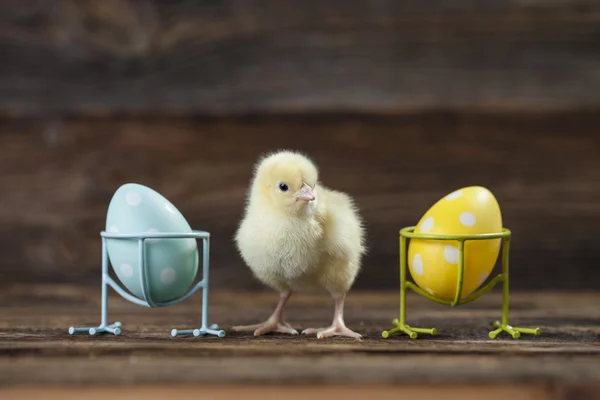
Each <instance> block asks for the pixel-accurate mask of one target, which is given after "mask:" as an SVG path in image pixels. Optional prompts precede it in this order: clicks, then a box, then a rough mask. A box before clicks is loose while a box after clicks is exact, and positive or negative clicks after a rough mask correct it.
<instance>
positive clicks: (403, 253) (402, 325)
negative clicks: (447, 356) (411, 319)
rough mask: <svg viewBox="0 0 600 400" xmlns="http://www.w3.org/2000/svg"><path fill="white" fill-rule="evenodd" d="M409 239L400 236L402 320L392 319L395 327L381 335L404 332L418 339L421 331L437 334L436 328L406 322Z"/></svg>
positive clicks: (432, 334)
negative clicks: (417, 326)
mask: <svg viewBox="0 0 600 400" xmlns="http://www.w3.org/2000/svg"><path fill="white" fill-rule="evenodd" d="M406 242H407V240H406V237H404V236H402V235H401V236H400V320H399V321H398V320H397V319H395V320H393V321H392V324H394V325H396V327H395V328H392V329H390V330H389V331H383V332H381V337H382V338H384V339H387V338H388V337H390V335H392V334H394V333H397V332H402V333H405V334H407V335H408V337H409V338H411V339H416V338H417V337H418V336H419V333H424V334H429V335H431V336H435V335H437V330H436V329H435V328H413V327H410V326H408V325H407V324H406V288H407V285H406V260H407V257H408V252H407V245H406V244H407V243H406Z"/></svg>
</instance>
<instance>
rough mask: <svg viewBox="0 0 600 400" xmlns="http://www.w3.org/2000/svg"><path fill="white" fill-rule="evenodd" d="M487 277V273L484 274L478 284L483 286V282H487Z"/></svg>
mask: <svg viewBox="0 0 600 400" xmlns="http://www.w3.org/2000/svg"><path fill="white" fill-rule="evenodd" d="M487 277H488V274H487V273H485V272H484V273H483V274H481V276H480V277H479V280H478V281H477V284H478V285H481V284H482V283H483V282H485V280H486V279H487Z"/></svg>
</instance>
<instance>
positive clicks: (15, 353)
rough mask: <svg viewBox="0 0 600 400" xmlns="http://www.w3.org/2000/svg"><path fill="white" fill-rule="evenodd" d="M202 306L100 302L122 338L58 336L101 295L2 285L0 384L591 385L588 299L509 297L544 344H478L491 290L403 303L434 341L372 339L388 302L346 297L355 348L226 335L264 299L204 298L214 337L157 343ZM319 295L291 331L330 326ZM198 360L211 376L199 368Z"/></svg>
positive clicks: (492, 311) (493, 315)
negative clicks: (443, 301)
mask: <svg viewBox="0 0 600 400" xmlns="http://www.w3.org/2000/svg"><path fill="white" fill-rule="evenodd" d="M200 300H201V299H200V296H195V297H192V298H191V299H189V301H186V302H185V303H183V304H180V305H178V306H174V307H171V308H167V309H146V308H141V307H137V306H134V305H132V304H130V303H127V302H125V301H124V300H122V299H121V298H118V297H117V296H116V295H115V294H114V293H113V292H111V294H110V305H109V306H110V307H109V316H110V320H111V321H115V320H119V321H122V322H123V334H122V336H119V337H115V336H98V337H90V336H87V335H79V336H69V335H68V334H67V329H68V327H69V326H71V325H76V326H82V325H91V326H94V325H95V324H97V322H98V318H99V315H98V313H99V304H98V301H99V290H98V291H97V292H96V291H93V290H89V289H86V288H80V287H74V286H72V285H35V286H32V285H22V286H16V285H15V286H13V287H12V288H10V289H7V290H5V291H3V292H2V293H0V305H1V306H0V339H1V340H0V385H1V386H4V387H6V386H14V387H24V386H61V385H62V386H88V385H91V386H116V385H119V386H121V385H123V386H131V385H136V386H137V385H140V386H144V385H169V386H173V385H177V386H182V385H183V386H185V385H199V384H202V385H222V384H223V385H224V384H230V385H231V384H234V385H249V384H252V385H263V384H281V385H322V384H327V385H350V384H353V385H358V386H361V385H422V384H439V385H467V386H471V387H473V386H475V387H476V386H485V385H496V386H499V385H505V386H509V387H510V386H512V385H520V384H523V385H528V386H531V385H533V386H536V385H537V386H538V387H539V386H540V385H541V386H544V385H548V384H551V386H550V387H549V388H553V389H557V388H561V387H563V386H565V387H569V385H576V387H579V388H580V389H579V390H584V389H585V386H582V385H586V384H592V383H595V382H599V381H600V364H598V356H599V355H600V345H599V341H598V337H599V334H600V307H599V304H600V301H599V300H600V295H599V294H598V293H579V294H569V295H564V294H562V295H561V294H557V293H552V292H548V293H536V294H531V295H515V296H513V298H512V303H511V315H510V323H511V324H513V325H514V326H530V327H531V326H538V327H540V328H541V329H542V336H540V337H531V336H523V337H522V338H521V339H519V340H514V339H511V338H509V337H508V336H500V337H499V338H497V339H496V340H489V339H488V337H487V332H488V331H489V330H490V323H491V322H492V321H493V320H495V319H497V318H498V317H499V315H500V307H499V306H500V301H499V300H500V299H499V296H498V295H497V294H493V295H489V296H484V297H482V298H481V299H479V301H477V302H476V303H472V304H470V305H468V306H464V307H460V308H455V309H453V308H449V307H442V306H439V305H437V304H435V303H432V302H430V301H428V300H426V299H424V298H422V297H417V296H416V295H414V294H410V295H409V296H408V302H409V308H408V310H409V315H408V321H409V323H411V324H412V325H413V326H436V327H437V329H438V331H439V335H438V336H436V337H433V338H431V337H425V336H424V337H422V338H419V339H417V340H410V339H408V338H407V337H406V336H400V335H398V336H392V337H391V338H389V339H386V340H384V339H381V336H380V335H381V331H382V330H383V329H386V328H388V327H389V326H390V321H391V319H393V318H394V317H396V316H397V313H398V309H397V293H390V292H381V291H380V292H377V293H375V292H355V293H353V294H352V295H351V296H350V297H349V298H348V304H347V307H346V316H347V318H346V319H347V323H348V326H350V327H351V328H353V329H356V330H357V331H359V332H360V333H361V334H362V335H363V340H361V341H356V340H353V339H347V338H332V339H328V340H320V339H316V338H315V337H314V336H290V335H267V336H264V337H258V338H255V337H253V336H252V335H251V334H239V333H235V332H233V331H231V329H230V327H231V326H232V325H235V324H240V323H242V324H244V323H253V322H257V321H260V320H261V319H264V318H266V317H267V316H268V315H269V314H270V312H271V311H272V308H273V307H274V305H275V302H276V295H274V294H272V293H266V292H265V293H262V292H261V293H252V294H251V293H248V292H215V291H213V293H212V294H211V296H210V308H209V313H210V314H209V321H210V323H219V324H220V327H221V328H223V329H225V330H226V331H227V336H226V337H225V338H222V339H219V338H215V337H204V338H194V337H180V338H176V339H173V338H171V337H170V336H169V332H170V329H171V328H173V327H177V328H184V327H193V326H195V324H197V323H198V321H199V315H198V312H199V310H200ZM332 312H333V310H332V304H331V301H330V299H329V298H328V297H327V296H325V295H297V296H294V297H292V299H291V301H290V304H289V308H288V309H287V311H286V319H287V320H288V321H289V322H290V323H291V324H292V325H293V326H294V327H295V328H298V329H303V328H306V327H309V326H321V325H325V324H327V323H329V322H330V320H331V317H332ZM209 363H210V368H208V367H207V365H208V364H209Z"/></svg>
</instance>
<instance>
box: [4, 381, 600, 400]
mask: <svg viewBox="0 0 600 400" xmlns="http://www.w3.org/2000/svg"><path fill="white" fill-rule="evenodd" d="M599 393H600V392H599V391H598V386H589V385H583V386H580V385H561V386H559V387H554V386H552V385H523V384H516V385H510V386H501V385H473V386H464V385H402V386H370V385H369V386H357V385H353V386H343V385H338V386H312V387H307V386H290V385H285V386H279V385H264V386H258V385H250V386H242V387H240V386H212V385H202V386H189V385H184V386H179V385H178V386H167V387H164V386H155V385H152V386H148V387H146V386H144V387H138V386H134V387H128V386H125V387H123V386H119V387H110V388H105V387H91V388H90V387H85V388H84V387H78V388H72V387H68V388H63V387H60V388H57V387H51V388H46V387H44V388H40V389H31V388H8V389H3V388H0V395H2V396H5V398H7V399H11V400H21V399H23V400H29V399H36V398H43V399H45V400H54V399H57V400H72V399H73V400H75V399H78V400H79V399H81V398H82V397H84V398H85V399H87V400H105V399H133V398H143V399H148V400H154V399H157V400H159V399H165V398H169V397H171V398H172V397H173V396H176V397H175V398H177V399H181V400H187V399H190V400H192V399H193V400H205V399H206V400H224V399H227V400H229V399H239V398H244V399H248V400H255V399H256V400H275V399H277V400H280V399H289V400H295V399H297V400H305V399H311V400H312V399H314V400H332V399H345V400H353V399H357V400H358V399H365V398H370V399H387V398H392V399H395V398H401V399H403V400H424V399H439V398H443V399H445V400H481V399H482V398H485V399H486V400H506V399H511V400H588V399H595V398H596V396H597V395H598V394H599Z"/></svg>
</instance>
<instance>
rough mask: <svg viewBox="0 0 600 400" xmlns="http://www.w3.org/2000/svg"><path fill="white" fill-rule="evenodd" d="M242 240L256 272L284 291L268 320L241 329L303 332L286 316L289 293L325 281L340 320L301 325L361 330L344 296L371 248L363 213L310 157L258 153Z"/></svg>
mask: <svg viewBox="0 0 600 400" xmlns="http://www.w3.org/2000/svg"><path fill="white" fill-rule="evenodd" d="M235 241H236V245H237V248H238V250H239V252H240V254H241V256H242V258H243V259H244V261H245V262H246V264H247V265H248V266H249V267H250V269H251V270H252V272H253V273H254V275H255V276H256V277H257V278H258V279H259V280H260V281H262V282H263V283H265V284H266V285H269V286H270V287H272V288H273V289H275V290H277V291H278V292H279V293H280V298H279V302H278V304H277V307H276V308H275V311H274V312H273V314H272V315H271V316H270V318H269V319H268V320H267V321H265V322H264V323H261V324H257V325H248V326H236V327H234V328H233V329H234V330H236V331H250V332H252V331H253V332H254V335H255V336H260V335H264V334H266V333H271V332H280V333H290V334H298V331H296V330H295V329H294V328H292V327H291V326H290V325H289V324H288V323H286V322H285V321H284V320H283V310H284V307H285V305H286V303H287V301H288V299H289V298H290V296H291V295H292V292H293V291H305V290H313V289H318V288H323V289H326V290H327V291H329V293H330V294H331V295H332V297H333V299H334V301H335V311H334V316H333V323H332V324H331V326H330V327H328V328H318V329H315V328H311V329H305V330H304V331H303V332H302V333H303V334H316V335H317V337H318V338H326V337H331V336H347V337H352V338H360V337H361V335H360V334H358V333H356V332H353V331H352V330H350V329H348V328H347V327H346V324H345V322H344V300H345V298H346V294H347V293H348V291H349V290H350V287H351V286H352V284H353V283H354V280H355V278H356V275H357V273H358V271H359V269H360V262H361V257H362V255H363V254H364V253H365V245H364V229H363V226H362V221H361V218H360V216H359V215H358V212H357V208H356V207H355V205H354V202H353V200H352V199H351V198H350V197H349V196H348V195H346V194H345V193H341V192H337V191H334V190H330V189H328V188H326V187H324V186H322V185H321V184H319V183H318V170H317V167H316V166H315V165H314V164H313V162H312V161H311V160H310V159H308V158H307V157H306V156H304V155H302V154H299V153H296V152H292V151H279V152H276V153H273V154H270V155H268V156H266V157H264V158H262V159H261V160H259V162H258V163H257V165H256V167H255V171H254V177H253V180H252V182H251V185H250V189H249V192H248V199H247V204H246V210H245V215H244V218H243V219H242V221H241V223H240V226H239V228H238V230H237V233H236V235H235Z"/></svg>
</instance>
